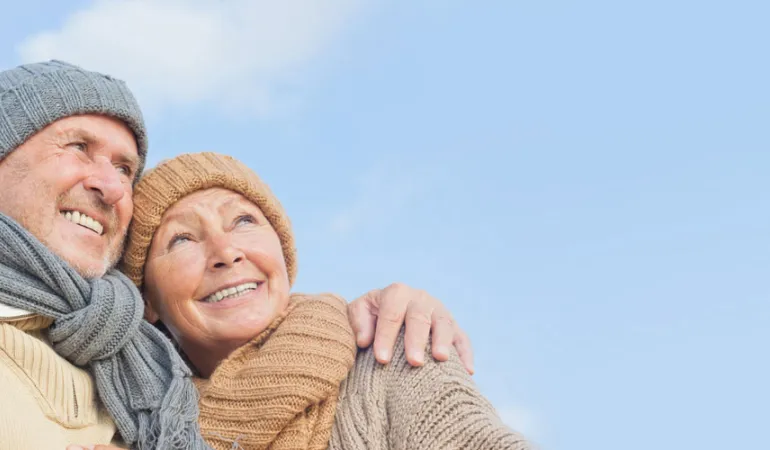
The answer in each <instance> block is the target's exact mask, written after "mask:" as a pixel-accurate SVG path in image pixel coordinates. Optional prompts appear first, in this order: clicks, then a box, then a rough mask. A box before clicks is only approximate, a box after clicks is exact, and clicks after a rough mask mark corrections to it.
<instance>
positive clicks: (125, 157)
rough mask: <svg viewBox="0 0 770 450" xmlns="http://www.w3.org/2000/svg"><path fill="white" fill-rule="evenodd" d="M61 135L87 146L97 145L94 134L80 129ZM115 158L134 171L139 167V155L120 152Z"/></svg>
mask: <svg viewBox="0 0 770 450" xmlns="http://www.w3.org/2000/svg"><path fill="white" fill-rule="evenodd" d="M61 135H62V137H63V138H65V139H75V140H82V141H83V142H85V143H86V144H88V145H94V144H97V143H99V138H98V137H97V136H96V135H95V134H93V133H91V132H90V131H88V130H86V129H84V128H80V127H75V128H70V129H67V130H64V131H63V132H62V133H61ZM115 158H116V160H117V162H119V163H123V164H126V165H128V166H130V167H131V168H132V169H134V170H136V169H137V168H138V167H139V155H137V154H135V152H133V151H130V152H120V153H119V154H118V155H116V156H115Z"/></svg>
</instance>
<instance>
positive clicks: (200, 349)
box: [180, 342, 246, 378]
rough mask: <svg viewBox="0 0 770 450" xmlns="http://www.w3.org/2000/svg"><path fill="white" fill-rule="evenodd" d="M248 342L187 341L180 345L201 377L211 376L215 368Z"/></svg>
mask: <svg viewBox="0 0 770 450" xmlns="http://www.w3.org/2000/svg"><path fill="white" fill-rule="evenodd" d="M245 343H246V342H233V343H230V342H228V343H227V344H222V343H219V344H217V345H211V344H202V345H201V344H198V343H191V342H186V343H182V344H181V345H180V347H181V349H182V351H183V352H184V353H185V355H186V356H187V359H188V360H189V361H190V363H191V364H192V365H193V367H195V369H196V370H197V371H198V375H199V376H200V377H201V378H209V377H210V376H211V374H213V373H214V370H216V368H217V367H218V366H219V364H221V363H222V361H224V360H225V359H227V357H228V356H230V354H231V353H232V352H234V351H235V350H236V349H238V348H239V347H241V346H242V345H244V344H245Z"/></svg>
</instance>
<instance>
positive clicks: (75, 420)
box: [0, 315, 115, 450]
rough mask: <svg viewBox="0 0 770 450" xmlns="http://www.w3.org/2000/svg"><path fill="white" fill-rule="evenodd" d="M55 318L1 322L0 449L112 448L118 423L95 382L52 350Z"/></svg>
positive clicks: (2, 320) (3, 319) (32, 316)
mask: <svg viewBox="0 0 770 450" xmlns="http://www.w3.org/2000/svg"><path fill="white" fill-rule="evenodd" d="M50 324H51V320H50V319H47V318H44V317H41V316H36V315H30V316H29V317H21V318H15V319H9V318H0V399H2V401H1V403H0V404H1V405H2V406H0V450H21V449H46V450H47V449H61V450H64V448H66V447H67V445H69V444H108V443H110V441H111V440H112V439H113V437H114V435H115V424H114V423H113V422H112V419H111V418H110V416H109V414H108V413H107V411H106V410H105V409H104V407H103V406H102V405H101V402H100V401H99V399H98V396H97V394H96V389H95V386H94V381H93V379H92V378H91V376H90V375H89V374H88V373H87V372H86V371H84V370H82V369H80V368H77V367H75V366H73V365H72V364H70V363H69V362H67V361H66V360H64V359H63V358H62V357H61V356H59V355H58V354H56V352H55V351H54V350H53V348H51V346H50V344H48V341H47V340H46V338H45V334H44V333H43V330H44V329H45V328H47V327H48V326H49V325H50Z"/></svg>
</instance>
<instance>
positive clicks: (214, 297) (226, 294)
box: [203, 283, 259, 303]
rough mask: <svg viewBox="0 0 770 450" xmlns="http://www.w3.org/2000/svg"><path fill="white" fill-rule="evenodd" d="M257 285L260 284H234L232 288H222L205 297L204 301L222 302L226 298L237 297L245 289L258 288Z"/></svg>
mask: <svg viewBox="0 0 770 450" xmlns="http://www.w3.org/2000/svg"><path fill="white" fill-rule="evenodd" d="M257 286H259V284H257V283H243V284H240V285H238V286H233V287H231V288H227V289H222V290H221V291H217V292H214V293H213V294H211V295H209V296H208V297H206V298H204V299H203V301H204V302H206V303H216V302H220V301H222V300H224V299H226V298H230V297H235V296H237V295H239V294H240V293H242V292H244V291H253V290H254V289H256V288H257Z"/></svg>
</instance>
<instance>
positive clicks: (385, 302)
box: [348, 283, 473, 374]
mask: <svg viewBox="0 0 770 450" xmlns="http://www.w3.org/2000/svg"><path fill="white" fill-rule="evenodd" d="M348 316H349V318H350V324H351V325H352V326H353V332H354V333H355V335H356V342H357V344H358V346H359V347H361V348H366V347H369V346H370V345H372V342H374V355H375V357H376V358H377V361H379V362H380V363H383V364H386V363H388V362H390V359H391V358H392V356H393V350H394V347H395V345H396V338H397V337H398V333H399V332H400V330H401V326H403V325H404V324H406V331H405V333H404V334H405V336H404V342H405V347H406V349H405V351H406V359H407V361H409V364H411V365H412V366H421V365H423V363H424V362H425V346H426V345H427V344H428V338H429V337H430V335H431V333H432V334H433V336H432V340H431V342H432V346H431V353H432V354H433V357H434V358H435V359H437V360H439V361H446V360H447V359H448V358H449V350H450V346H452V345H454V347H455V349H456V350H457V354H458V355H459V356H460V360H461V361H462V362H463V365H464V366H465V369H466V370H467V371H468V373H470V374H473V349H471V343H470V340H469V339H468V336H467V335H466V334H465V332H464V331H463V330H461V329H460V327H459V326H458V325H457V323H456V322H455V321H454V319H452V314H451V313H450V312H449V310H447V309H446V308H445V307H444V305H443V304H442V303H441V302H440V301H438V300H437V299H435V298H434V297H432V296H431V295H429V294H428V293H427V292H425V291H422V290H419V289H414V288H411V287H409V286H407V285H405V284H401V283H394V284H391V285H390V286H388V287H386V288H385V289H375V290H372V291H369V292H367V293H366V294H364V295H363V296H361V297H359V298H357V299H356V300H354V301H353V302H352V303H350V305H349V307H348Z"/></svg>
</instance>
